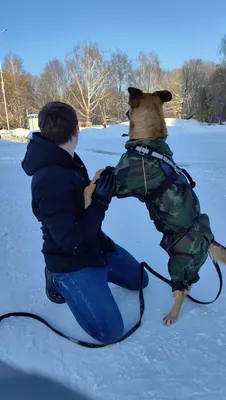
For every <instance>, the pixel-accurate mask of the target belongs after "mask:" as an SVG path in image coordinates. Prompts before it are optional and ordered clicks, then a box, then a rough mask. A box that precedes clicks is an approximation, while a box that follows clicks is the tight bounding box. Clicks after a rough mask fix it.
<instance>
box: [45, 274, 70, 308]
mask: <svg viewBox="0 0 226 400" xmlns="http://www.w3.org/2000/svg"><path fill="white" fill-rule="evenodd" d="M45 278H46V296H47V297H48V299H49V300H50V301H52V302H53V303H57V304H64V303H66V301H65V299H64V298H63V296H61V294H60V293H59V292H58V291H57V289H56V286H55V285H54V282H53V274H52V272H50V271H49V270H48V269H47V268H46V267H45Z"/></svg>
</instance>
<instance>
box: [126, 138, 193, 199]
mask: <svg viewBox="0 0 226 400" xmlns="http://www.w3.org/2000/svg"><path fill="white" fill-rule="evenodd" d="M127 151H129V152H132V153H136V154H137V155H139V156H142V157H147V158H148V159H153V158H155V159H156V160H159V161H161V162H163V163H165V164H167V165H169V166H170V167H172V169H173V171H172V174H170V175H169V176H167V177H166V179H165V181H164V182H163V183H162V184H161V185H160V186H159V187H158V188H156V189H153V190H152V191H151V193H150V194H149V195H148V199H149V200H150V201H152V202H154V201H155V200H156V199H157V198H160V197H161V196H162V195H163V193H165V192H166V191H167V190H168V189H169V188H170V187H171V185H172V184H173V183H174V182H175V181H176V180H177V178H178V176H179V175H184V176H185V177H186V179H187V180H188V181H189V184H190V186H191V188H192V189H193V188H194V187H195V185H196V184H195V182H194V181H193V179H192V177H191V175H190V174H189V173H188V172H187V171H186V169H184V168H180V167H178V165H176V164H175V163H174V162H173V161H172V160H170V159H169V158H168V157H167V156H166V155H165V154H161V153H158V152H157V151H155V150H153V149H152V148H150V147H148V146H146V145H145V146H136V147H135V148H133V149H128V150H127Z"/></svg>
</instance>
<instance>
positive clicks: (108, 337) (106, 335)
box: [93, 319, 124, 344]
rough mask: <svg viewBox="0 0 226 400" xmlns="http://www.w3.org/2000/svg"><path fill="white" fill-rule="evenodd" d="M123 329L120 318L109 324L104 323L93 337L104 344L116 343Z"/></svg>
mask: <svg viewBox="0 0 226 400" xmlns="http://www.w3.org/2000/svg"><path fill="white" fill-rule="evenodd" d="M123 330H124V326H123V321H122V319H121V320H119V321H117V322H116V321H115V322H114V323H111V324H104V325H103V327H102V329H101V330H99V332H96V334H95V336H96V337H95V338H96V339H97V340H99V341H100V342H102V343H104V344H111V343H116V342H117V341H118V340H119V339H120V338H121V337H122V335H123ZM93 333H94V332H93ZM93 336H94V335H93Z"/></svg>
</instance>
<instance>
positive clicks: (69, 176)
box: [22, 133, 115, 273]
mask: <svg viewBox="0 0 226 400" xmlns="http://www.w3.org/2000/svg"><path fill="white" fill-rule="evenodd" d="M22 168H23V169H24V171H25V173H26V174H27V175H28V176H32V184H31V191H32V210H33V213H34V215H35V216H36V218H37V219H38V221H39V222H41V224H42V232H43V241H44V243H43V249H42V252H43V254H44V258H45V262H46V266H47V268H48V269H49V270H50V271H52V272H56V273H57V272H59V273H63V272H72V271H76V270H78V269H81V268H83V267H86V266H100V265H105V263H106V262H105V254H106V252H108V251H114V250H115V246H114V243H113V241H112V240H111V239H109V238H108V237H107V236H106V235H105V234H104V233H103V232H102V230H101V223H102V221H103V219H104V216H105V211H106V210H107V206H104V205H103V204H101V203H100V202H98V200H97V199H93V201H92V203H91V205H90V206H89V207H88V208H87V209H84V197H83V192H84V188H85V187H86V186H87V185H89V183H90V179H89V177H88V173H87V170H86V168H85V166H84V164H83V162H82V161H81V159H80V158H79V157H78V156H77V155H76V154H74V159H73V158H72V157H71V156H70V154H69V153H68V152H67V151H65V150H63V149H61V148H60V147H58V146H56V145H55V144H53V143H52V142H50V141H47V140H45V139H44V138H42V137H41V135H40V134H39V133H35V134H34V133H33V138H32V139H31V140H30V142H29V143H28V146H27V151H26V155H25V158H24V160H23V161H22Z"/></svg>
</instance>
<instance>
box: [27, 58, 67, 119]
mask: <svg viewBox="0 0 226 400" xmlns="http://www.w3.org/2000/svg"><path fill="white" fill-rule="evenodd" d="M32 88H33V108H34V110H33V111H38V110H39V109H40V108H41V107H42V106H43V105H44V104H45V103H47V102H48V101H53V100H55V101H56V100H58V101H67V100H68V99H67V89H68V83H67V80H66V74H65V69H64V66H63V64H62V63H61V62H60V61H59V60H58V59H56V58H55V59H53V60H51V61H49V62H48V63H47V64H46V66H45V68H44V71H43V72H42V73H41V75H40V76H38V77H33V79H32Z"/></svg>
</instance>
